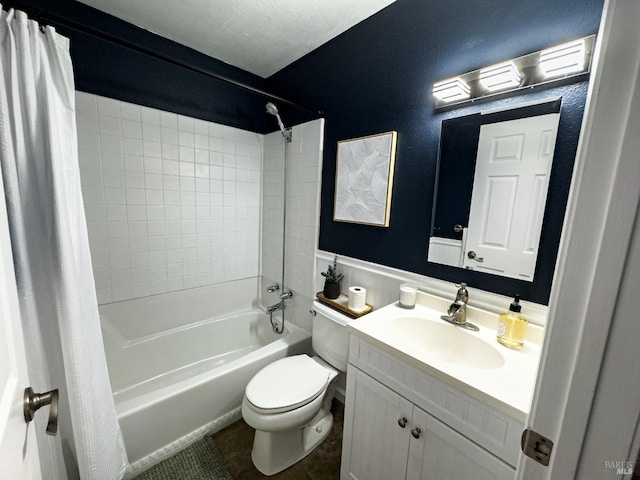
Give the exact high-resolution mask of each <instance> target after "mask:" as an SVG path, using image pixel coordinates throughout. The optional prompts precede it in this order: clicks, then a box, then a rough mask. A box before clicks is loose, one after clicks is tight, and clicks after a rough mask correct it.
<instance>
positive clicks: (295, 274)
mask: <svg viewBox="0 0 640 480" xmlns="http://www.w3.org/2000/svg"><path fill="white" fill-rule="evenodd" d="M323 134H324V120H322V119H320V120H314V121H312V122H308V123H304V124H302V125H297V126H295V127H293V131H292V142H291V143H290V144H289V145H288V152H287V154H288V160H287V219H286V221H287V228H286V232H287V236H286V259H287V261H286V269H285V279H286V282H285V283H286V284H285V288H286V289H291V290H293V291H294V292H297V293H298V294H300V295H303V296H304V297H307V299H308V303H307V305H303V308H302V309H301V311H304V313H305V314H306V313H308V305H309V304H310V302H311V299H313V298H315V292H316V291H315V260H314V258H315V252H316V249H317V245H318V230H319V219H320V185H321V165H322V145H323ZM283 168H284V141H283V138H282V134H281V133H280V132H279V131H277V132H273V133H270V134H268V135H265V137H264V170H263V175H264V180H263V202H264V204H263V215H264V217H263V223H262V239H263V240H262V275H263V276H264V277H266V278H268V279H271V280H274V281H276V282H280V281H281V277H282V221H283V217H282V216H283V208H282V204H283V200H282V198H283V185H284V174H283ZM301 304H302V303H301Z"/></svg>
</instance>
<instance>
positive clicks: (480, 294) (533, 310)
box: [316, 250, 548, 326]
mask: <svg viewBox="0 0 640 480" xmlns="http://www.w3.org/2000/svg"><path fill="white" fill-rule="evenodd" d="M335 255H336V254H335V253H331V252H327V251H324V250H318V251H317V252H316V258H317V259H319V260H322V261H323V263H324V262H326V263H331V262H333V258H334V256H335ZM338 265H344V266H346V267H350V268H354V269H357V270H360V271H364V272H368V273H370V274H373V275H375V276H380V277H384V278H386V279H388V280H391V281H396V282H397V283H398V284H400V283H403V282H411V283H415V284H417V285H418V289H419V290H421V291H423V292H426V293H429V294H431V295H435V296H437V297H441V298H445V299H453V298H455V294H456V290H457V288H456V287H455V285H454V284H453V283H452V282H448V281H446V280H439V279H437V278H432V277H427V276H425V275H420V274H418V273H413V272H407V271H405V270H400V269H398V268H393V267H387V266H386V265H380V264H377V263H372V262H367V261H364V260H360V259H357V258H353V257H347V256H344V255H338ZM396 292H397V290H396ZM511 301H512V298H511V297H506V296H504V295H498V294H497V293H492V292H486V291H484V290H480V289H478V288H471V287H469V305H470V306H472V307H475V308H479V309H481V310H486V311H487V312H491V313H495V314H497V315H499V314H501V313H503V312H504V311H505V310H506V309H507V308H508V306H509V304H510V303H511ZM385 302H386V303H382V304H372V306H373V307H374V308H380V307H382V306H384V305H386V304H387V303H389V301H388V300H385ZM367 303H369V302H368V301H367ZM520 303H521V305H522V309H523V310H522V311H523V313H525V314H526V317H527V320H529V322H530V323H532V324H535V325H540V326H544V324H545V323H546V319H547V312H548V309H547V306H546V305H540V304H537V303H533V302H526V301H521V302H520Z"/></svg>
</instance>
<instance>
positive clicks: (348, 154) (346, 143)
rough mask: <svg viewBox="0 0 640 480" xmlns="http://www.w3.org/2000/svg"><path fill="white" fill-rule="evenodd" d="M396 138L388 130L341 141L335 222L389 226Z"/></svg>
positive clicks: (337, 167) (394, 132)
mask: <svg viewBox="0 0 640 480" xmlns="http://www.w3.org/2000/svg"><path fill="white" fill-rule="evenodd" d="M397 136H398V133H397V132H396V131H389V132H384V133H378V134H374V135H367V136H364V137H358V138H352V139H348V140H341V141H339V142H338V149H337V155H336V184H335V196H334V208H333V220H334V221H336V222H347V223H359V224H364V225H371V226H376V227H388V226H389V219H390V216H391V193H392V191H393V174H394V168H395V156H396V143H397Z"/></svg>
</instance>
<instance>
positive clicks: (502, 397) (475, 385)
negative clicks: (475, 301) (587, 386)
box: [349, 292, 543, 422]
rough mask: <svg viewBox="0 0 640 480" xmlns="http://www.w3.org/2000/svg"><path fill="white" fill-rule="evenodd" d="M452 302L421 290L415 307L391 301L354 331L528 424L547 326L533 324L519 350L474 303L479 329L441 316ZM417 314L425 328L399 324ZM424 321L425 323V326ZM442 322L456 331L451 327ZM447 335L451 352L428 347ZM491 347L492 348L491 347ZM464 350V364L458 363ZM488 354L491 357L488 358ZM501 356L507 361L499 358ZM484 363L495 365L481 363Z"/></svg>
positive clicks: (472, 315) (472, 316)
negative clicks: (500, 340) (503, 339)
mask: <svg viewBox="0 0 640 480" xmlns="http://www.w3.org/2000/svg"><path fill="white" fill-rule="evenodd" d="M449 303H451V302H448V301H446V300H443V299H440V298H438V297H434V296H432V295H429V294H426V293H423V292H419V293H418V304H417V305H416V307H415V308H414V309H405V308H401V307H399V306H398V304H397V303H394V304H391V305H387V306H386V307H383V308H380V309H378V310H376V311H374V312H372V313H370V314H368V315H365V316H363V317H361V318H359V319H357V320H354V321H352V322H350V323H349V330H350V332H351V333H352V334H354V335H356V336H358V337H360V338H362V339H364V340H367V341H369V342H371V343H373V344H374V345H376V346H378V347H379V348H382V349H383V350H386V351H387V352H389V353H391V354H393V355H395V356H398V357H399V358H401V359H402V360H404V361H406V362H407V363H409V364H411V365H412V366H414V367H416V368H418V369H421V370H423V371H425V372H426V373H428V374H430V375H434V376H436V377H438V378H440V379H441V380H443V381H445V382H447V383H449V384H451V385H452V386H454V387H457V388H459V389H460V390H462V391H464V392H465V393H467V394H469V395H471V396H473V397H475V398H477V399H478V400H480V401H483V402H485V403H488V404H490V405H492V406H494V407H495V408H498V409H499V410H501V411H503V412H504V413H506V414H509V415H511V416H513V417H515V418H517V419H518V420H520V421H523V422H524V421H525V420H526V416H527V414H528V413H529V408H530V405H531V398H532V395H533V388H534V385H535V381H536V372H537V368H538V363H539V361H540V351H541V343H542V334H543V332H542V329H541V328H540V327H537V326H534V325H529V326H528V333H527V340H526V341H525V345H524V348H523V349H522V350H513V349H510V348H507V347H505V346H503V345H501V344H499V343H498V342H497V341H496V327H497V324H498V316H497V315H495V314H493V313H489V312H486V311H483V310H480V309H475V308H473V307H471V306H469V307H468V309H467V321H469V322H471V323H474V324H476V325H477V326H479V327H480V331H479V332H473V331H470V330H465V329H463V328H461V327H459V326H455V325H451V324H449V323H447V322H445V321H444V320H441V319H440V315H442V314H443V313H446V310H447V307H448V305H449ZM523 314H525V315H526V312H524V311H523ZM412 317H417V318H419V321H418V322H417V323H415V325H417V326H418V327H422V326H424V327H425V328H424V329H423V328H404V329H403V328H399V327H398V326H397V325H398V323H401V322H402V320H400V322H398V319H403V320H404V319H407V318H412ZM423 319H424V322H425V324H424V325H420V322H421V321H422V320H423ZM394 320H395V321H394ZM438 324H442V325H444V326H446V327H449V328H451V329H456V330H455V331H449V330H447V329H446V328H445V327H442V326H440V325H438ZM432 327H435V328H432ZM430 328H432V329H430ZM443 333H444V334H446V335H444V336H443V337H442V342H443V343H445V342H446V345H442V348H444V349H446V350H448V351H447V352H446V354H445V355H443V354H442V352H438V351H437V350H440V348H430V347H429V346H428V344H429V343H430V344H431V345H434V342H435V345H438V347H440V345H439V344H438V343H437V342H439V341H440V340H441V338H440V337H439V335H441V334H443ZM458 333H459V334H460V335H472V336H474V337H476V339H477V340H480V341H482V342H484V343H485V344H486V345H478V347H481V348H478V349H477V351H476V349H475V348H474V347H473V345H476V342H475V340H474V341H472V342H466V341H462V340H471V339H464V338H460V340H461V341H459V342H458V341H457V340H456V339H457V338H458V337H456V335H458ZM426 334H432V335H433V337H431V338H429V339H426V338H425V335H426ZM423 338H424V341H423V340H422V339H423ZM452 338H453V340H452ZM452 344H455V345H452ZM456 345H459V346H460V347H463V346H466V349H465V350H462V349H461V350H460V351H458V350H457V349H456ZM469 345H471V346H469ZM487 346H489V347H491V348H489V349H488V348H487ZM490 350H495V351H490ZM483 352H485V353H484V354H483ZM458 354H459V355H460V356H459V358H460V359H461V362H460V363H458V362H457V361H456V360H457V358H458V357H457V355H458ZM474 355H477V356H478V357H477V359H478V362H475V361H474V360H475V358H474ZM483 355H484V356H485V357H486V358H484V359H483V358H482V356H483ZM500 356H501V357H502V359H503V360H504V362H502V361H500V360H499V358H500ZM447 357H448V360H447ZM482 364H485V366H487V365H488V366H489V367H487V368H483V367H479V366H478V365H482ZM500 364H501V365H500Z"/></svg>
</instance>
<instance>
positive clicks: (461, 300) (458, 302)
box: [440, 283, 480, 332]
mask: <svg viewBox="0 0 640 480" xmlns="http://www.w3.org/2000/svg"><path fill="white" fill-rule="evenodd" d="M456 287H458V293H456V299H455V301H454V302H453V303H452V304H451V305H449V309H448V310H447V315H442V316H441V317H440V318H441V319H442V320H445V321H447V322H449V323H452V324H454V325H456V326H458V327H462V328H466V329H467V330H473V331H475V332H477V331H478V330H480V329H479V328H478V327H477V326H476V325H474V324H473V323H469V322H467V302H468V301H469V291H468V290H467V284H466V283H460V284H459V285H456Z"/></svg>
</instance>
